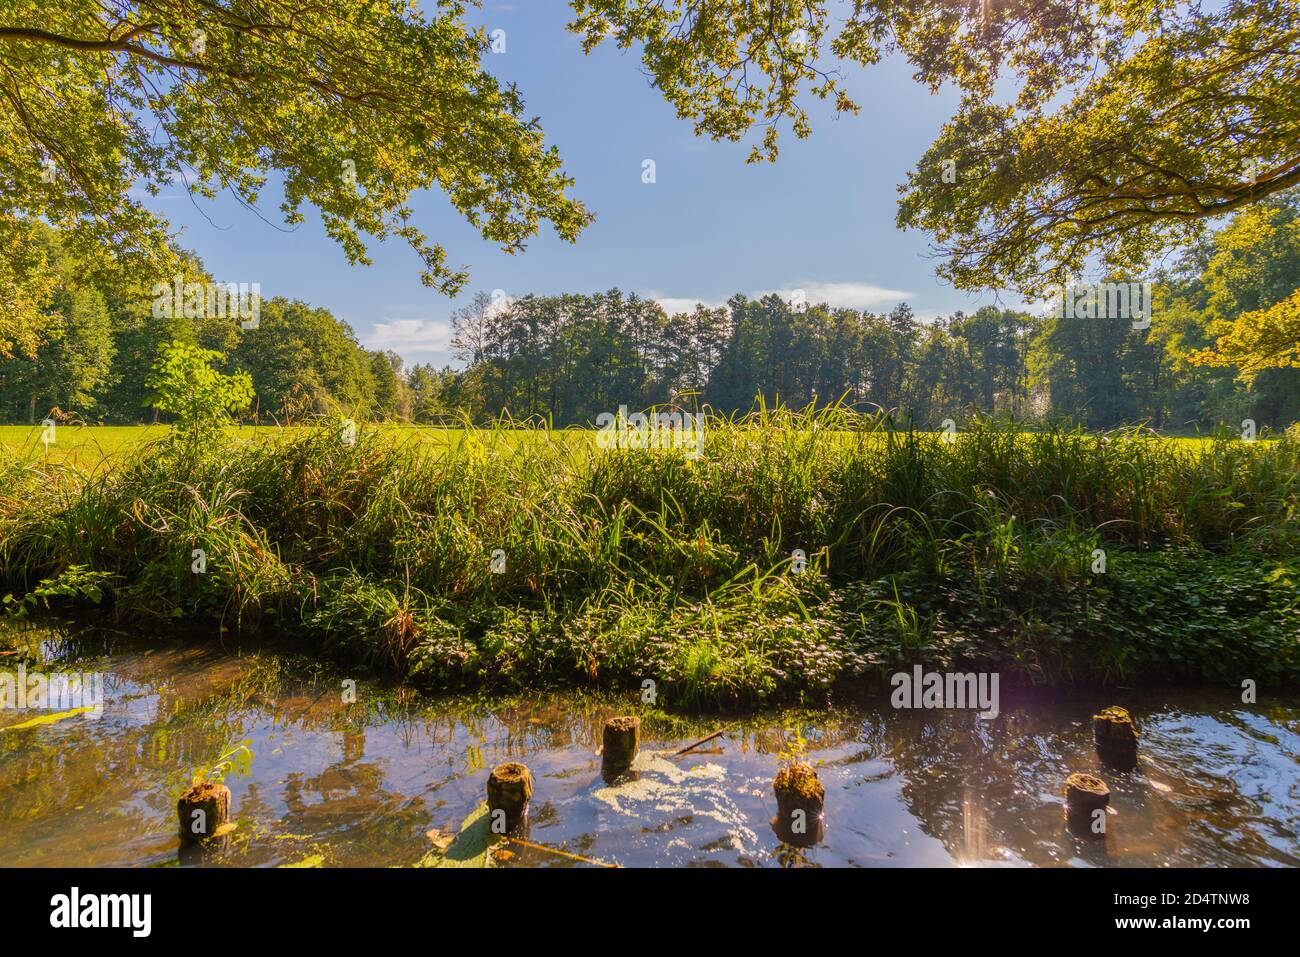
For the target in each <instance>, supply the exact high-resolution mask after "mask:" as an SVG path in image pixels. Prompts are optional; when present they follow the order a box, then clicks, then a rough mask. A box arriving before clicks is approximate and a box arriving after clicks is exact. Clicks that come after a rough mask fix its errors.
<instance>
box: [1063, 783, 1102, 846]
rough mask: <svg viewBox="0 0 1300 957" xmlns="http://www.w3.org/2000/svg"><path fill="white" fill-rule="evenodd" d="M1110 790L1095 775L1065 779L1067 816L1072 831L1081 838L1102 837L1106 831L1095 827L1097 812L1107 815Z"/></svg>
mask: <svg viewBox="0 0 1300 957" xmlns="http://www.w3.org/2000/svg"><path fill="white" fill-rule="evenodd" d="M1109 804H1110V788H1109V787H1108V786H1107V785H1106V782H1105V781H1103V780H1102V779H1101V778H1099V777H1097V776H1096V775H1095V774H1071V775H1070V776H1069V777H1068V778H1066V779H1065V815H1066V818H1067V820H1068V821H1069V824H1070V830H1071V831H1073V832H1074V833H1075V834H1078V835H1080V836H1092V837H1102V836H1104V835H1105V833H1106V830H1105V826H1104V825H1103V826H1102V828H1101V829H1100V830H1098V829H1097V828H1095V827H1094V826H1093V822H1094V821H1095V820H1096V812H1098V811H1100V812H1101V813H1102V814H1105V813H1106V808H1107V806H1108V805H1109Z"/></svg>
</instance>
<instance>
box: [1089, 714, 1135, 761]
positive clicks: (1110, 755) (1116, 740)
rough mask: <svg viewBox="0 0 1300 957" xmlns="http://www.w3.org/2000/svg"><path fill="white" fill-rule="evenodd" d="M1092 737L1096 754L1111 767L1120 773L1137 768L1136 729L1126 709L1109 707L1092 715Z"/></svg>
mask: <svg viewBox="0 0 1300 957" xmlns="http://www.w3.org/2000/svg"><path fill="white" fill-rule="evenodd" d="M1092 736H1093V740H1094V741H1095V742H1096V744H1097V754H1098V755H1100V756H1101V759H1102V760H1103V761H1105V762H1106V763H1107V764H1109V765H1110V766H1111V767H1113V768H1116V769H1118V770H1120V771H1131V770H1132V769H1133V768H1135V767H1137V750H1138V734H1137V727H1136V726H1135V725H1134V724H1133V718H1132V716H1130V715H1129V713H1128V711H1127V710H1126V709H1124V708H1121V707H1118V706H1111V707H1109V708H1106V709H1105V710H1103V711H1102V712H1101V714H1095V715H1093V716H1092Z"/></svg>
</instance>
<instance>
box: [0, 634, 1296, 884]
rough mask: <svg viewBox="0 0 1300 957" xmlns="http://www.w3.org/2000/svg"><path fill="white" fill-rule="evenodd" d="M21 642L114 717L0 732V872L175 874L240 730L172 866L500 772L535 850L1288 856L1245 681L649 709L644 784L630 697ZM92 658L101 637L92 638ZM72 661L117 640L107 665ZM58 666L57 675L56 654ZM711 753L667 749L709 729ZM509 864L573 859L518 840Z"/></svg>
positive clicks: (350, 851)
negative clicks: (781, 823) (468, 694)
mask: <svg viewBox="0 0 1300 957" xmlns="http://www.w3.org/2000/svg"><path fill="white" fill-rule="evenodd" d="M34 634H35V633H31V632H25V633H21V634H15V633H13V632H12V630H11V631H10V632H7V633H5V634H4V635H0V644H3V645H4V646H5V647H13V648H16V649H18V651H17V652H11V653H10V655H9V656H7V657H0V669H7V668H10V667H11V666H10V664H9V662H17V661H19V660H25V661H27V664H28V667H29V668H31V667H34V666H39V665H40V662H42V661H44V662H45V664H44V667H45V669H46V670H48V671H53V670H56V669H58V668H59V667H66V668H73V667H74V666H75V667H76V668H78V669H80V670H90V669H91V667H94V668H98V669H99V670H102V671H103V672H104V676H105V677H104V681H105V683H104V697H105V708H104V714H103V716H102V717H101V718H99V719H98V720H88V719H85V718H82V717H75V718H69V719H67V720H63V721H58V722H55V723H52V724H46V725H43V726H40V727H35V728H29V729H23V730H9V731H5V730H3V729H4V727H5V726H8V725H14V724H18V723H20V722H22V721H24V720H26V719H27V718H29V717H31V715H29V714H24V713H19V712H14V711H0V798H2V799H0V865H3V866H14V865H38V866H41V865H70V866H103V865H128V864H146V865H173V864H175V863H176V862H177V851H178V839H177V838H176V836H175V827H176V818H175V814H176V811H175V802H176V798H177V796H178V795H179V793H180V791H181V790H182V789H183V788H184V787H185V786H186V785H187V784H188V783H189V781H190V779H191V776H192V775H193V774H194V773H195V772H196V771H201V770H202V769H204V768H207V767H210V766H211V765H212V763H213V762H214V761H215V760H216V758H217V757H218V756H220V755H222V754H223V753H225V752H226V751H227V750H228V749H229V747H230V745H231V744H232V743H234V742H238V741H241V740H244V739H247V740H248V741H249V742H250V745H251V748H252V750H253V753H254V755H255V757H254V759H253V762H252V766H251V771H250V773H249V774H248V775H247V776H243V777H239V776H228V777H227V778H226V780H225V783H226V784H227V786H229V787H230V789H231V791H232V792H233V796H234V799H233V819H234V820H235V822H236V823H237V827H236V829H235V831H234V832H232V834H231V835H229V839H228V840H227V841H226V842H225V846H224V848H220V849H216V850H214V851H210V852H208V853H206V854H204V855H202V856H200V857H194V858H190V857H187V858H186V859H185V860H184V861H183V863H186V864H190V863H194V864H207V865H210V864H224V865H238V866H252V865H272V864H326V865H365V866H387V865H394V864H411V863H414V862H416V861H418V860H419V859H420V858H421V857H423V856H424V854H425V853H426V852H427V851H428V850H429V848H430V846H431V845H430V837H429V834H430V833H431V832H434V833H439V834H446V833H449V832H454V831H455V830H456V829H457V827H458V825H459V823H460V822H461V821H462V820H463V819H464V818H465V817H466V816H467V815H468V814H469V813H470V812H471V811H472V810H473V809H474V808H475V806H476V805H477V803H478V802H479V801H480V800H481V799H482V796H483V793H484V787H485V782H486V779H487V774H488V772H489V771H490V770H491V768H492V767H493V766H494V765H496V764H500V763H502V762H504V761H509V760H519V761H523V762H525V763H526V764H528V766H529V768H530V769H531V770H532V773H533V780H534V789H535V793H534V797H533V801H532V806H531V810H530V813H529V833H528V838H529V840H531V841H534V842H537V843H540V844H543V845H548V846H550V847H553V848H560V849H563V850H565V851H569V852H571V853H573V854H577V855H582V856H584V857H589V858H595V859H598V860H602V861H613V862H618V863H621V864H624V865H629V866H637V865H664V866H717V865H733V866H786V867H790V866H838V865H858V866H889V865H960V866H989V865H1075V866H1107V865H1121V866H1161V865H1184V866H1187V865H1191V866H1195V865H1224V866H1241V865H1261V864H1264V865H1292V866H1294V865H1296V864H1300V836H1298V831H1300V767H1298V764H1300V699H1297V698H1296V697H1294V696H1292V697H1286V698H1274V699H1272V700H1271V702H1270V701H1269V699H1268V698H1267V696H1265V703H1261V704H1260V705H1249V706H1247V705H1242V704H1240V702H1239V700H1238V698H1237V695H1236V693H1235V692H1234V690H1233V689H1231V688H1223V689H1210V690H1204V691H1188V690H1180V691H1168V690H1163V689H1156V690H1148V691H1144V692H1141V693H1137V692H1132V691H1126V692H1110V693H1105V692H1079V693H1068V694H1066V693H1061V692H1052V693H1050V694H1047V693H1028V692H1026V693H1021V694H1020V695H1018V696H1013V695H1011V694H1009V693H1006V692H1004V694H1003V699H1004V701H1003V708H1002V714H1000V715H999V716H998V717H997V718H996V719H994V720H991V721H983V720H979V719H978V718H976V717H975V715H974V714H973V713H972V712H968V711H962V712H957V711H932V710H931V711H896V710H893V709H891V708H889V706H888V702H887V701H886V700H881V701H879V702H873V703H868V704H865V705H857V706H851V707H850V706H845V707H840V708H837V709H835V710H831V711H823V712H798V713H787V714H766V715H761V716H757V717H754V718H750V719H742V720H733V719H716V718H713V719H710V718H705V719H700V720H692V719H682V718H677V717H673V716H669V715H664V714H661V713H657V712H650V713H643V714H642V727H641V749H642V750H641V754H640V756H639V757H638V759H637V762H636V764H635V765H634V767H633V773H630V774H627V775H625V776H623V777H620V778H619V779H617V780H615V781H613V782H606V781H605V780H603V779H602V776H601V763H600V758H599V756H598V751H599V748H600V742H601V730H602V727H603V723H604V720H605V719H606V718H608V717H610V716H612V715H615V714H618V713H620V712H623V711H625V710H627V709H628V707H629V705H628V702H630V701H633V700H634V696H631V695H629V696H628V697H627V698H626V699H624V700H620V699H616V698H597V697H592V696H589V695H580V694H569V695H546V696H542V697H537V698H526V699H521V700H517V701H510V702H495V703H483V702H476V701H465V700H446V699H434V700H431V699H422V698H419V697H417V696H415V695H413V694H411V693H409V692H405V693H403V692H398V691H394V690H392V689H385V688H383V687H381V686H380V685H378V684H370V685H367V684H365V683H364V682H362V683H360V684H359V687H358V689H357V703H353V704H348V703H344V701H343V695H342V694H341V693H340V688H341V679H340V678H339V676H337V675H335V674H333V673H330V672H327V671H325V670H323V668H322V666H320V665H319V664H316V663H311V662H305V661H302V660H300V659H297V658H294V657H291V656H280V655H275V654H267V653H260V654H254V655H240V654H238V653H236V652H231V651H224V652H223V651H219V650H216V649H212V648H207V647H196V646H194V645H172V644H167V643H159V642H154V643H151V645H150V646H149V647H148V648H147V649H144V650H138V649H137V650H132V649H130V648H121V649H119V650H117V651H109V650H107V649H105V648H103V647H96V646H93V645H88V644H86V643H84V642H68V641H63V640H55V639H56V638H57V636H52V635H50V634H49V633H48V632H46V633H39V634H35V637H33V635H34ZM88 649H89V650H88ZM78 654H81V655H83V656H84V655H86V654H104V655H106V657H104V658H102V659H98V660H97V661H96V660H92V661H90V663H89V665H88V664H87V663H86V658H84V657H82V658H77V657H76V656H77V655H78ZM60 662H62V664H60ZM1107 704H1122V705H1124V706H1126V707H1128V708H1129V709H1130V710H1131V711H1132V712H1133V713H1134V716H1135V718H1136V719H1137V721H1138V722H1139V726H1140V728H1141V730H1142V758H1141V762H1140V764H1139V766H1138V768H1137V769H1136V770H1135V771H1133V772H1131V773H1127V774H1124V773H1115V772H1113V771H1109V770H1106V769H1103V768H1102V767H1101V766H1100V765H1099V763H1098V759H1097V756H1096V754H1095V752H1094V751H1093V747H1092V738H1091V725H1090V722H1089V719H1090V717H1091V715H1092V714H1093V713H1094V712H1095V711H1096V710H1098V709H1099V708H1100V707H1102V706H1104V705H1107ZM718 727H725V728H726V729H727V733H726V734H725V735H724V736H723V737H722V738H720V739H718V740H716V741H714V742H712V745H711V747H710V748H709V749H708V750H701V751H700V752H698V753H692V754H688V755H685V756H682V757H675V756H673V754H672V752H673V751H675V750H676V749H678V748H680V747H682V746H683V745H684V744H686V743H689V742H691V741H694V740H696V739H698V738H700V737H702V736H704V735H705V734H707V733H708V732H709V731H713V730H716V729H717V728H718ZM799 740H802V747H803V749H804V757H805V759H806V760H808V761H809V762H810V763H812V764H813V765H814V766H815V767H816V768H817V771H818V775H819V777H820V778H821V781H822V783H823V785H824V786H825V788H826V820H825V828H824V831H823V832H822V833H821V834H820V835H819V836H820V840H818V841H816V842H815V843H814V844H813V845H812V846H810V847H806V848H797V847H793V846H791V845H789V844H785V843H783V842H781V841H780V840H779V839H778V838H777V836H776V834H775V833H774V832H773V830H772V828H771V827H770V826H769V822H770V821H771V820H772V819H773V817H774V815H775V811H776V802H775V798H774V795H773V792H772V779H773V777H774V776H775V774H776V772H777V770H778V768H779V766H780V763H781V760H782V759H783V758H785V757H788V756H789V755H790V752H791V748H792V745H793V744H794V742H797V741H799ZM1073 771H1088V772H1092V773H1097V774H1100V776H1101V777H1103V778H1104V779H1105V780H1106V782H1107V783H1108V784H1109V786H1110V788H1111V807H1112V809H1114V813H1113V814H1110V815H1108V816H1107V818H1106V828H1105V834H1104V835H1101V836H1100V837H1097V836H1093V835H1081V836H1077V837H1076V836H1075V835H1073V834H1071V832H1070V830H1069V828H1068V827H1067V826H1066V822H1065V816H1064V809H1063V796H1062V788H1063V785H1064V781H1065V778H1066V776H1067V775H1068V774H1070V773H1071V772H1073ZM512 851H513V852H514V853H513V856H511V857H510V859H509V861H508V864H507V866H516V865H520V866H532V865H537V866H560V867H564V866H581V864H580V862H577V861H575V860H574V859H572V858H566V857H562V856H559V855H554V854H548V853H546V852H545V851H543V850H540V849H536V848H528V847H525V846H522V845H515V846H513V847H512Z"/></svg>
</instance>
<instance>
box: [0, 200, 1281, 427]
mask: <svg viewBox="0 0 1300 957" xmlns="http://www.w3.org/2000/svg"><path fill="white" fill-rule="evenodd" d="M45 241H46V242H47V243H48V244H49V259H50V261H51V262H52V263H53V264H54V266H55V269H54V271H55V275H56V279H57V289H56V292H55V295H54V297H53V300H52V304H51V306H50V308H49V310H48V316H49V322H48V327H47V329H46V334H45V337H44V338H45V342H44V343H43V344H42V345H41V346H40V348H38V349H37V350H36V353H35V355H34V356H33V355H25V354H23V353H22V352H21V351H15V353H14V354H13V355H12V356H10V357H8V358H0V421H5V422H13V423H20V422H36V421H39V420H41V419H42V418H45V417H47V416H53V417H56V418H61V419H65V420H67V419H73V420H80V421H85V422H105V423H135V422H147V421H151V420H153V419H154V417H155V415H156V413H155V411H154V410H153V409H152V408H150V407H149V406H148V404H147V400H148V398H149V394H148V390H147V388H146V386H145V379H146V377H147V374H148V371H149V369H150V367H151V366H152V364H153V363H154V362H155V360H156V358H157V356H158V353H159V349H160V347H161V346H162V345H164V344H166V343H168V342H171V341H173V340H181V341H186V342H192V343H195V344H197V345H200V346H203V347H204V348H208V349H214V350H217V351H219V352H220V353H221V354H222V355H223V356H224V357H225V362H226V364H227V367H228V371H233V370H235V369H242V370H245V371H247V372H248V373H249V375H250V376H251V378H252V381H253V386H254V389H255V394H256V398H255V401H254V403H253V405H252V406H251V408H250V411H249V413H248V418H249V420H250V421H258V422H262V423H268V422H294V421H300V420H302V419H303V418H304V417H306V416H310V415H312V414H316V413H321V412H325V411H329V410H331V409H343V410H345V411H347V412H349V413H350V414H353V415H356V416H359V417H366V418H370V419H383V420H394V421H412V422H420V423H437V422H442V421H447V420H449V419H451V418H455V417H459V416H461V415H468V416H469V417H470V418H472V419H473V420H474V421H477V422H484V421H489V420H492V419H494V418H496V417H498V416H509V417H510V418H513V419H515V420H520V419H526V418H529V417H535V416H539V417H542V418H544V419H548V420H550V421H551V422H552V423H553V424H555V425H556V426H564V425H573V424H579V425H582V424H590V423H591V422H592V421H593V420H594V419H595V417H596V416H597V415H598V414H599V413H601V412H605V411H609V410H612V409H616V408H617V407H618V406H619V405H624V404H625V405H628V406H630V407H648V406H651V405H657V404H664V403H669V402H674V401H676V402H680V403H682V404H688V405H691V406H703V405H708V406H710V407H711V408H712V409H713V410H714V411H717V412H721V413H723V414H732V413H738V412H739V413H743V412H746V411H748V410H749V409H751V408H752V407H753V406H754V404H755V402H756V400H758V399H760V398H761V400H762V401H764V402H766V403H767V404H769V405H771V404H774V403H777V402H782V403H785V404H788V405H793V406H797V407H802V406H804V405H806V404H808V403H810V402H817V403H819V404H820V403H826V402H833V401H843V402H845V403H847V404H850V405H852V406H854V407H856V408H859V409H864V410H872V409H876V408H880V409H885V410H894V411H895V412H896V414H897V416H898V418H900V419H909V418H910V419H911V420H912V421H914V422H915V423H916V424H917V425H918V426H919V427H923V428H936V427H938V425H939V423H940V422H941V421H942V420H943V419H945V418H952V419H954V420H956V421H961V420H962V419H964V418H966V417H968V416H969V415H971V414H972V413H975V412H984V413H995V414H1010V415H1014V416H1017V417H1020V418H1023V419H1035V418H1043V417H1047V416H1051V417H1057V418H1069V419H1072V420H1076V421H1078V422H1080V423H1082V424H1085V425H1087V426H1089V427H1092V428H1107V427H1113V426H1119V425H1124V424H1134V423H1140V422H1146V423H1149V424H1150V425H1152V426H1154V427H1156V428H1160V429H1165V430H1168V431H1172V432H1191V431H1196V430H1208V429H1213V428H1215V427H1217V426H1219V425H1222V424H1234V425H1235V424H1236V423H1239V422H1240V421H1241V420H1242V419H1243V418H1247V417H1249V418H1253V419H1255V420H1256V422H1257V423H1258V424H1259V425H1260V427H1264V426H1271V427H1274V428H1278V427H1286V426H1287V425H1289V424H1290V423H1292V422H1294V421H1296V420H1297V419H1300V369H1297V368H1266V369H1263V370H1261V371H1259V372H1258V373H1257V374H1255V375H1245V376H1243V375H1242V374H1241V373H1240V372H1239V370H1235V369H1233V368H1215V367H1208V366H1205V365H1198V364H1195V363H1194V362H1193V361H1191V360H1190V359H1189V356H1191V355H1193V354H1194V353H1195V352H1197V351H1198V350H1201V349H1204V348H1206V347H1207V346H1209V345H1210V344H1212V343H1213V342H1214V340H1215V335H1216V332H1215V330H1216V329H1218V328H1221V327H1222V326H1223V324H1225V323H1227V322H1231V321H1232V320H1234V319H1235V318H1237V317H1238V316H1240V315H1242V314H1243V313H1248V312H1251V311H1254V310H1259V309H1263V308H1266V307H1268V306H1270V305H1271V304H1273V303H1276V302H1279V301H1281V300H1283V299H1285V298H1286V297H1287V296H1288V295H1289V294H1291V292H1292V291H1293V290H1295V289H1296V288H1297V287H1298V286H1300V197H1297V196H1296V195H1295V194H1294V193H1292V194H1291V195H1289V196H1283V197H1282V198H1279V199H1276V200H1274V201H1272V202H1270V203H1266V204H1261V205H1259V206H1256V207H1253V208H1251V209H1248V210H1246V211H1244V212H1241V213H1239V214H1237V216H1236V217H1235V218H1234V219H1232V220H1231V221H1230V222H1229V223H1228V224H1227V225H1226V226H1225V227H1224V228H1223V229H1222V230H1220V231H1219V232H1218V233H1216V234H1214V235H1213V236H1212V237H1210V238H1208V239H1206V240H1205V241H1203V242H1202V243H1201V244H1199V245H1197V246H1194V247H1192V248H1191V249H1189V250H1188V251H1186V252H1185V253H1184V254H1183V255H1182V256H1181V257H1180V258H1179V259H1178V260H1177V261H1175V262H1173V263H1171V264H1168V265H1166V266H1164V267H1162V268H1160V269H1158V270H1157V271H1155V272H1154V274H1153V295H1154V302H1153V309H1152V313H1151V317H1150V318H1151V322H1150V327H1149V328H1146V329H1134V328H1133V324H1132V323H1131V322H1130V320H1129V319H1128V318H1113V319H1099V318H1091V317H1086V316H1079V317H1071V318H1066V317H1061V316H1057V315H1053V314H1051V313H1050V312H1043V313H1038V314H1035V313H1030V312H1024V311H1013V310H1009V309H1005V308H1001V307H998V306H985V307H983V308H979V309H977V310H975V311H974V312H973V313H971V314H965V313H961V312H958V313H956V314H955V315H952V316H950V317H946V318H939V319H936V320H933V321H926V322H922V321H918V320H917V318H916V317H915V316H914V314H913V312H912V310H911V309H910V308H909V306H907V305H906V304H902V305H899V306H897V307H896V308H894V309H893V310H892V311H890V312H888V313H887V314H874V313H871V312H863V311H857V310H853V309H842V308H830V307H827V306H825V305H819V304H807V305H803V304H795V303H791V302H787V301H784V300H782V299H781V298H779V297H777V296H774V295H770V296H766V297H764V298H762V299H757V300H754V299H746V298H745V297H744V296H740V295H737V296H735V297H733V298H732V299H731V300H730V301H729V302H728V303H727V305H726V306H725V307H723V308H716V309H710V308H706V307H704V306H699V307H697V308H696V310H695V311H694V312H692V313H682V314H677V315H671V316H670V315H668V314H666V313H665V312H664V310H663V309H662V308H661V307H660V306H659V305H658V304H657V303H655V302H653V301H651V300H647V299H642V298H639V297H638V296H636V295H628V294H624V293H623V292H621V291H620V290H618V289H611V290H609V291H608V292H604V293H597V294H592V295H581V294H564V295H552V296H537V295H528V296H523V297H520V298H517V299H513V300H504V299H500V298H497V299H493V298H491V297H489V296H487V295H486V294H480V295H478V296H477V297H476V298H475V299H474V301H473V302H472V303H471V304H470V305H468V306H466V307H464V308H462V309H461V310H459V311H457V312H456V313H455V314H454V316H453V324H454V336H453V340H452V347H453V349H454V351H455V354H456V356H457V358H458V359H459V360H460V363H461V366H460V368H452V367H446V368H442V369H438V368H435V367H433V366H429V365H415V366H412V367H405V366H404V364H403V362H402V360H401V358H400V357H399V356H397V355H395V354H393V353H391V352H375V351H370V350H367V349H365V348H364V347H363V346H362V345H361V344H360V342H359V341H358V340H357V337H356V336H355V334H354V333H353V331H352V330H351V329H350V328H349V327H348V325H347V324H346V323H344V322H342V321H340V320H339V319H338V318H336V317H335V316H333V315H332V314H331V313H330V312H329V311H328V310H327V309H324V308H319V307H313V306H311V305H308V304H305V303H302V302H296V301H288V300H286V299H283V298H271V299H267V300H264V301H262V302H261V308H260V316H259V321H258V323H257V326H256V328H254V329H244V328H241V325H240V323H239V322H238V320H237V318H233V319H232V318H230V317H224V316H223V317H218V316H200V317H199V318H186V317H185V316H184V315H171V316H166V317H162V318H160V317H159V316H158V315H157V313H158V310H157V308H156V302H155V300H156V296H154V295H151V290H150V288H149V287H148V286H141V287H140V288H138V289H122V288H120V287H116V286H113V285H110V284H109V283H108V282H107V281H100V282H96V280H95V278H94V273H93V271H89V270H86V269H83V268H82V264H80V263H78V262H77V261H76V260H75V259H74V258H73V257H72V256H70V255H68V254H66V253H64V252H63V251H62V250H61V249H60V248H59V243H58V237H57V235H56V234H55V233H54V232H52V231H49V232H48V233H47V235H46V237H45ZM187 261H188V263H189V267H188V268H187V271H186V279H187V280H193V279H198V280H204V279H208V280H210V277H207V276H206V274H205V273H204V271H203V269H202V266H201V264H199V263H198V262H197V260H195V259H194V258H193V257H189V258H188V260H187Z"/></svg>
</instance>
